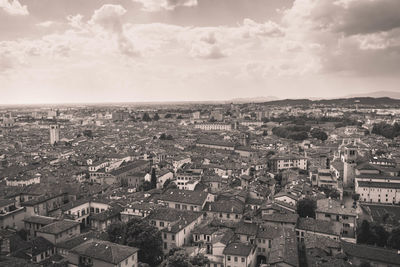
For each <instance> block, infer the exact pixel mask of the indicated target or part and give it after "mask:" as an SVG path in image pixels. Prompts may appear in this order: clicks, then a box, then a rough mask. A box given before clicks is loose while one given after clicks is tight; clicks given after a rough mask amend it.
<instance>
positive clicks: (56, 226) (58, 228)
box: [38, 220, 79, 234]
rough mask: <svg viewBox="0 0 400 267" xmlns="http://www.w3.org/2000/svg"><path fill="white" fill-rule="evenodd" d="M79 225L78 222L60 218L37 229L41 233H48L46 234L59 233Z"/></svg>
mask: <svg viewBox="0 0 400 267" xmlns="http://www.w3.org/2000/svg"><path fill="white" fill-rule="evenodd" d="M77 225H79V222H75V221H71V220H62V221H57V222H54V223H51V224H48V225H46V226H44V227H42V228H40V229H39V230H38V232H41V233H48V234H59V233H62V232H64V231H67V230H68V229H71V228H73V227H75V226H77Z"/></svg>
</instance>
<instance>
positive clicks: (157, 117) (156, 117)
mask: <svg viewBox="0 0 400 267" xmlns="http://www.w3.org/2000/svg"><path fill="white" fill-rule="evenodd" d="M159 119H160V116H159V115H158V113H156V114H154V116H153V121H158V120H159Z"/></svg>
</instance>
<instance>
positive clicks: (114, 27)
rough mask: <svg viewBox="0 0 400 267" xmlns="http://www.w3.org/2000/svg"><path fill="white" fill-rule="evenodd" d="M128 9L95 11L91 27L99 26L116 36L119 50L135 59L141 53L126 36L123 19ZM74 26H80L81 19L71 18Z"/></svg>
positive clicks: (104, 6)
mask: <svg viewBox="0 0 400 267" xmlns="http://www.w3.org/2000/svg"><path fill="white" fill-rule="evenodd" d="M126 12H127V11H126V9H125V8H123V7H122V6H120V5H110V4H106V5H103V6H102V7H101V8H99V9H97V10H95V11H94V14H93V16H92V17H91V19H90V20H89V22H88V23H89V25H92V26H94V27H96V26H99V27H101V28H102V29H104V30H106V31H108V32H109V33H111V34H112V35H115V39H116V42H117V44H118V48H119V50H120V52H121V53H122V54H123V55H126V56H129V57H133V56H138V55H140V53H139V52H138V51H136V50H135V48H134V45H133V44H132V42H131V40H130V39H129V38H128V37H127V36H126V35H125V33H124V29H123V27H122V22H121V17H122V16H123V15H124V14H125V13H126ZM70 21H73V22H74V24H77V23H78V25H79V22H81V18H80V17H78V18H76V17H73V18H70Z"/></svg>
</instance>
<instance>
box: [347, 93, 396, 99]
mask: <svg viewBox="0 0 400 267" xmlns="http://www.w3.org/2000/svg"><path fill="white" fill-rule="evenodd" d="M355 97H390V98H394V99H400V92H395V91H377V92H371V93H364V94H352V95H347V96H345V97H344V98H355Z"/></svg>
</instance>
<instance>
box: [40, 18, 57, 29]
mask: <svg viewBox="0 0 400 267" xmlns="http://www.w3.org/2000/svg"><path fill="white" fill-rule="evenodd" d="M36 25H37V26H39V27H44V28H48V27H51V26H52V25H54V21H50V20H47V21H43V22H40V23H37V24H36Z"/></svg>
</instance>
